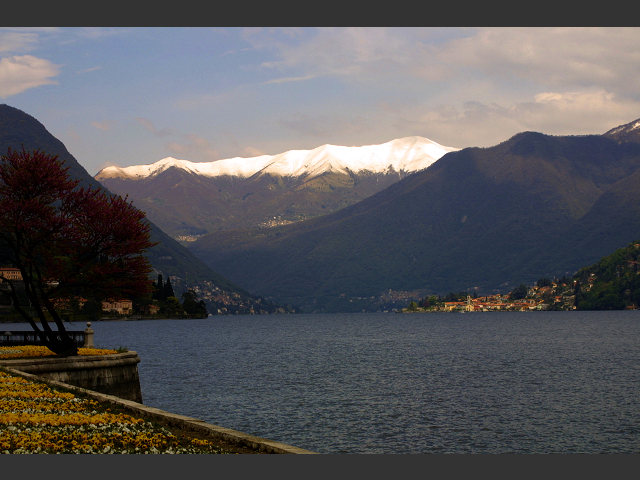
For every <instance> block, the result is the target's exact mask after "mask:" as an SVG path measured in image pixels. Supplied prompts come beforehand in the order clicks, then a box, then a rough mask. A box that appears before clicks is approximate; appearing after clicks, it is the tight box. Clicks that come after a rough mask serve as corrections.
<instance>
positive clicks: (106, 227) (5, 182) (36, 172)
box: [0, 148, 153, 356]
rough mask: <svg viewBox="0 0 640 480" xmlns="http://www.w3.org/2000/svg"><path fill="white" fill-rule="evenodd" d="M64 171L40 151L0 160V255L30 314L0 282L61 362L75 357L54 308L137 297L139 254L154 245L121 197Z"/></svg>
mask: <svg viewBox="0 0 640 480" xmlns="http://www.w3.org/2000/svg"><path fill="white" fill-rule="evenodd" d="M67 170H68V169H67V168H65V167H64V165H63V164H62V162H61V161H60V160H58V158H57V156H51V155H48V154H47V153H44V152H41V151H39V150H36V151H33V152H27V151H25V150H24V148H23V149H22V151H16V150H12V149H9V150H8V153H7V154H6V155H2V156H1V157H0V248H2V249H3V250H4V251H5V255H8V258H9V259H10V261H11V262H12V263H13V264H14V266H15V267H17V268H18V269H19V270H20V273H21V274H22V284H21V286H22V287H23V288H24V295H26V298H27V299H28V301H29V304H30V307H31V308H25V307H24V306H21V305H20V301H19V291H18V284H17V282H15V281H10V280H8V279H3V281H4V282H6V283H7V284H9V286H10V288H9V294H10V295H11V296H12V299H13V303H14V305H15V307H16V309H17V311H18V312H19V313H20V315H21V316H22V317H24V318H25V319H26V320H27V321H28V322H29V324H30V325H31V327H32V328H33V329H34V330H35V332H36V333H37V334H38V335H39V337H40V339H41V341H42V342H43V343H44V344H45V345H47V346H48V347H49V349H51V350H52V351H53V352H55V353H56V354H58V355H60V356H70V355H76V354H77V348H76V346H75V345H74V344H73V341H72V339H71V337H70V335H69V334H68V332H67V331H66V329H65V327H64V323H63V321H62V318H61V316H60V311H59V307H58V305H60V304H61V301H64V300H72V299H77V298H85V299H90V300H92V301H96V302H99V301H101V300H103V299H106V298H113V297H130V298H131V297H135V296H140V295H144V294H145V293H147V292H148V290H149V288H150V287H149V285H150V282H149V273H150V272H151V266H150V264H149V262H148V260H147V259H146V257H144V256H143V253H144V251H145V250H146V249H148V248H150V247H151V246H153V243H152V242H151V241H150V228H151V227H150V224H149V223H148V222H147V221H146V219H145V215H144V213H143V212H141V211H140V210H138V209H137V208H135V207H134V206H133V205H132V204H131V203H130V202H128V200H127V199H126V198H125V199H123V198H122V197H120V196H117V195H111V194H109V193H106V192H105V191H103V190H99V189H91V188H81V187H79V186H78V184H79V181H78V180H74V179H72V178H70V177H69V175H68V173H67ZM53 324H55V326H56V327H57V329H56V330H54V329H53V328H52V325H53Z"/></svg>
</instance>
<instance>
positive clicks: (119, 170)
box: [96, 136, 458, 180]
mask: <svg viewBox="0 0 640 480" xmlns="http://www.w3.org/2000/svg"><path fill="white" fill-rule="evenodd" d="M455 150H458V149H457V148H454V147H446V146H443V145H440V144H438V143H436V142H434V141H432V140H429V139H427V138H424V137H417V136H414V137H405V138H399V139H396V140H391V141H389V142H386V143H383V144H380V145H364V146H360V147H346V146H339V145H322V146H320V147H317V148H314V149H313V150H289V151H287V152H284V153H280V154H278V155H260V156H257V157H249V158H243V157H234V158H228V159H223V160H216V161H213V162H191V161H189V160H180V159H176V158H173V157H167V158H163V159H162V160H159V161H157V162H155V163H152V164H150V165H134V166H129V167H117V166H111V167H106V168H104V169H103V170H101V171H100V172H99V173H98V174H97V175H96V179H97V180H102V179H106V178H130V179H141V178H146V177H152V176H155V175H159V174H160V173H162V172H164V171H166V170H167V169H169V168H171V167H174V168H178V169H182V170H185V171H187V172H190V173H194V174H196V175H201V176H203V177H219V176H235V177H242V178H248V177H251V176H253V175H255V174H270V175H272V176H281V177H301V176H307V177H314V176H318V175H322V174H323V173H329V172H332V173H345V174H346V173H349V172H352V173H361V172H365V171H366V172H371V173H387V172H389V171H395V172H405V173H411V172H416V171H418V170H422V169H424V168H427V167H428V166H429V165H431V164H432V163H433V162H435V161H436V160H438V159H439V158H440V157H442V156H443V155H444V154H445V153H448V152H452V151H455Z"/></svg>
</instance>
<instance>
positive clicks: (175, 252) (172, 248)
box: [0, 104, 245, 294]
mask: <svg viewBox="0 0 640 480" xmlns="http://www.w3.org/2000/svg"><path fill="white" fill-rule="evenodd" d="M23 146H24V148H25V149H26V150H35V149H39V150H42V151H44V152H47V153H49V154H52V155H57V156H58V157H59V158H60V159H61V160H63V161H64V163H65V165H66V166H68V167H69V174H70V175H71V176H72V177H73V178H76V179H79V180H80V182H81V184H82V185H85V186H90V187H93V188H104V187H102V185H100V183H99V182H98V181H96V180H95V179H94V178H93V177H92V176H91V175H89V173H88V172H87V171H86V170H85V169H84V168H83V167H82V166H81V165H80V164H79V163H78V162H77V160H76V159H75V158H74V157H73V156H72V155H71V154H70V153H69V151H68V150H67V149H66V147H65V146H64V144H63V143H62V142H60V141H59V140H58V139H56V138H55V137H54V136H53V135H51V134H50V133H49V132H48V131H47V130H46V128H45V127H44V125H42V124H41V123H40V122H39V121H38V120H36V119H35V118H33V117H32V116H30V115H28V114H26V113H25V112H23V111H21V110H19V109H17V108H14V107H11V106H9V105H5V104H3V105H0V152H2V153H6V152H7V149H8V148H13V149H16V150H19V149H22V147H23ZM151 236H152V240H153V241H157V242H160V243H159V245H157V246H155V247H153V248H151V249H150V250H149V252H148V258H149V260H150V261H151V264H152V265H153V267H154V268H155V269H156V270H159V271H160V272H162V273H163V275H165V277H167V276H169V275H171V276H177V277H179V278H181V279H187V280H188V281H189V282H190V283H194V282H199V281H205V280H206V281H211V282H214V283H215V284H216V285H218V286H219V287H221V288H225V289H230V290H233V291H239V292H242V293H243V294H245V292H244V291H243V290H241V289H240V288H238V287H237V286H235V285H234V284H232V283H231V282H230V281H229V280H227V279H226V278H224V277H223V276H221V275H219V274H218V273H216V272H214V271H213V270H211V268H210V267H208V266H207V265H205V264H204V263H203V262H202V261H201V260H199V259H198V258H197V257H196V256H194V255H193V253H191V252H190V251H189V250H187V249H186V248H184V247H183V246H182V245H180V244H179V243H177V242H176V241H175V240H173V239H172V238H170V237H169V236H167V235H166V234H165V233H164V232H162V231H161V230H160V229H159V228H158V227H157V226H155V225H153V224H152V233H151Z"/></svg>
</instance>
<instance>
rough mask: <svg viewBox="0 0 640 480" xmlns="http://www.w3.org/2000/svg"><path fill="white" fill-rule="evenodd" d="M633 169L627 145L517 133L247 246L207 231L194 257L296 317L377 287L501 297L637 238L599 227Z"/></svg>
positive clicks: (636, 161)
mask: <svg viewBox="0 0 640 480" xmlns="http://www.w3.org/2000/svg"><path fill="white" fill-rule="evenodd" d="M639 168H640V145H637V144H631V143H622V144H618V143H616V142H615V141H614V140H612V139H610V138H607V137H605V136H599V135H591V136H576V137H553V136H548V135H543V134H540V133H534V132H525V133H521V134H518V135H515V136H514V137H512V138H511V139H509V140H508V141H506V142H503V143H502V144H499V145H496V146H495V147H491V148H468V149H465V150H462V151H459V152H452V153H449V154H447V155H445V156H444V157H442V158H441V159H440V160H439V161H438V162H436V163H435V164H433V165H432V166H431V167H429V168H428V169H427V170H425V171H422V172H418V173H416V174H413V175H411V176H409V177H407V178H405V179H403V180H401V181H400V182H398V183H396V184H394V185H392V186H390V187H389V188H387V189H385V190H384V191H382V192H380V193H378V194H376V195H374V196H372V197H370V198H368V199H366V200H364V201H362V202H360V203H358V204H356V205H353V206H351V207H347V208H345V209H343V210H341V211H339V212H336V213H334V214H331V215H327V216H324V217H321V218H318V219H314V220H312V221H308V222H303V223H300V224H297V225H291V226H287V227H282V228H278V229H274V230H271V231H266V230H265V231H263V234H262V235H261V236H259V237H254V238H248V237H243V236H242V234H233V233H227V234H221V235H210V236H207V237H203V238H202V239H200V240H199V241H198V242H196V243H195V244H194V245H193V251H194V252H195V253H196V254H197V255H198V256H199V257H200V258H203V259H205V260H206V261H207V262H208V263H209V264H210V265H212V266H214V267H215V268H216V269H217V270H218V271H220V272H222V273H223V274H224V275H226V276H227V277H229V278H230V279H232V280H233V281H236V282H239V283H242V284H243V285H246V286H247V288H249V289H251V290H252V291H255V292H260V294H262V295H268V296H273V297H275V298H277V299H279V300H281V301H282V300H286V301H288V302H289V301H290V302H294V303H295V302H298V303H300V304H301V305H303V306H305V307H306V308H307V309H314V308H316V309H322V308H323V307H324V306H327V305H330V304H333V302H334V301H335V299H336V298H340V296H341V295H342V296H344V297H357V296H376V295H379V294H380V293H381V292H383V291H385V290H387V289H393V290H414V289H419V288H422V289H425V290H427V291H431V292H435V293H446V292H448V291H458V290H465V289H469V288H474V287H478V288H479V289H481V290H484V291H488V290H493V289H500V288H503V289H508V288H509V287H510V286H513V284H514V283H521V282H533V281H535V280H536V279H537V278H540V277H541V276H547V275H554V274H563V273H565V272H567V271H575V270H576V269H577V268H579V267H581V266H582V265H584V264H586V263H589V261H593V259H594V258H599V257H601V256H602V255H603V254H605V253H606V252H607V251H611V248H610V244H611V243H612V242H618V245H623V244H625V243H627V242H629V241H630V240H631V239H632V238H635V237H638V236H639V235H640V231H637V232H636V234H635V235H631V237H629V236H628V235H629V234H630V232H629V231H628V230H631V231H633V230H634V229H635V227H634V226H633V225H630V226H629V229H628V230H620V231H610V229H609V224H613V223H615V222H614V221H613V220H614V218H615V216H614V215H613V214H612V212H609V210H610V209H612V208H613V209H616V208H618V206H619V205H620V202H619V201H615V200H614V198H613V197H615V195H614V192H616V191H618V190H620V192H626V190H627V189H628V188H631V189H632V190H634V191H637V189H638V187H637V186H635V187H634V186H633V185H629V184H628V183H625V181H624V179H625V178H626V177H628V176H630V175H632V174H634V172H636V171H637V170H638V169H639ZM619 182H622V183H619ZM607 192H608V194H609V195H612V196H613V197H612V199H611V200H608V199H607V198H608V196H604V194H605V193H607ZM616 198H617V197H616ZM626 218H627V217H624V218H623V219H621V220H620V221H622V222H624V219H626ZM599 222H600V223H599ZM587 232H588V233H589V235H588V236H587V235H586V233H587ZM605 234H606V235H607V237H608V241H607V242H602V244H601V243H600V242H599V241H598V239H599V238H601V237H602V236H604V235H605ZM588 238H592V239H593V240H588ZM577 242H582V243H583V244H584V248H586V247H587V244H588V245H589V250H588V251H582V250H580V249H576V248H575V247H574V245H575V244H576V243H577ZM593 255H596V257H593ZM509 282H510V283H509ZM330 308H334V307H330Z"/></svg>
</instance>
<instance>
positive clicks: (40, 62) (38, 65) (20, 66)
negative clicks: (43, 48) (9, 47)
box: [0, 55, 60, 98]
mask: <svg viewBox="0 0 640 480" xmlns="http://www.w3.org/2000/svg"><path fill="white" fill-rule="evenodd" d="M59 73H60V67H59V66H58V65H55V64H53V63H51V62H50V61H49V60H45V59H42V58H37V57H34V56H32V55H19V56H13V57H5V58H2V59H0V97H2V98H6V97H10V96H11V95H17V94H18V93H22V92H24V91H25V90H28V89H30V88H35V87H39V86H41V85H52V84H56V83H57V82H55V81H53V80H52V77H56V76H57V75H58V74H59Z"/></svg>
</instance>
